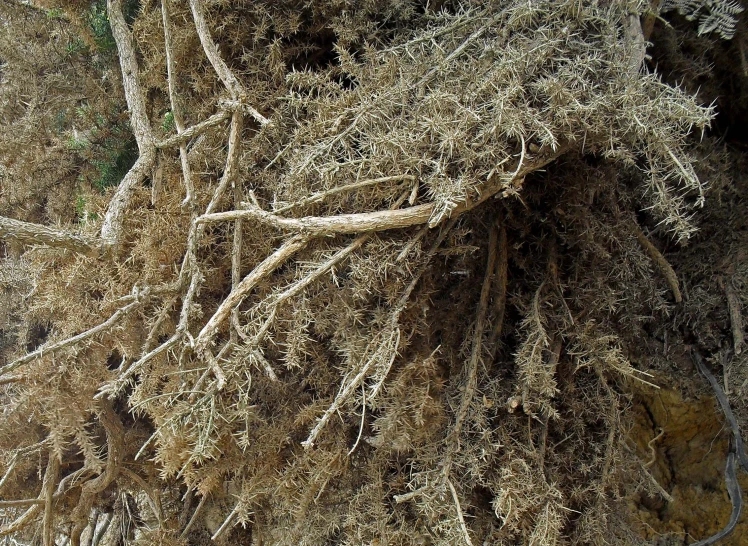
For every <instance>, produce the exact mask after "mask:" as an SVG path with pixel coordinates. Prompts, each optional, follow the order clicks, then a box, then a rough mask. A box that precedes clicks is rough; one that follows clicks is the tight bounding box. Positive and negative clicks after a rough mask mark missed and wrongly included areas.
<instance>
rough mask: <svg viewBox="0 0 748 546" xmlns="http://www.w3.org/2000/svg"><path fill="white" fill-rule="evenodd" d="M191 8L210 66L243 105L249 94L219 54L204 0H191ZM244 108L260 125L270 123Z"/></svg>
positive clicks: (257, 113)
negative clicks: (206, 16) (206, 19)
mask: <svg viewBox="0 0 748 546" xmlns="http://www.w3.org/2000/svg"><path fill="white" fill-rule="evenodd" d="M190 8H191V9H192V18H193V19H194V21H195V28H196V29H197V35H198V36H199V37H200V43H201V44H202V46H203V50H204V51H205V55H206V56H207V57H208V60H209V61H210V64H211V65H213V69H214V70H215V71H216V74H218V77H219V78H220V79H221V81H222V82H223V85H225V86H226V89H228V90H229V93H231V97H232V98H233V99H235V100H238V101H239V102H242V103H243V101H244V99H245V95H246V93H247V92H246V91H245V89H244V86H243V85H242V84H241V83H239V80H238V79H237V78H236V76H234V73H233V72H231V69H229V67H228V66H227V65H226V62H225V61H224V60H223V58H222V57H221V54H220V53H219V52H218V47H217V46H216V44H215V42H214V41H213V37H212V36H211V34H210V29H209V28H208V23H207V22H206V21H205V7H204V6H203V3H202V0H190ZM243 106H244V108H245V109H246V110H247V112H248V113H249V114H250V115H251V116H252V117H253V118H255V119H256V120H257V121H258V122H259V123H260V125H267V124H268V123H270V120H269V119H267V118H266V117H265V116H263V115H262V114H260V113H259V112H258V111H257V110H255V109H254V108H252V107H251V106H249V105H247V104H244V105H243Z"/></svg>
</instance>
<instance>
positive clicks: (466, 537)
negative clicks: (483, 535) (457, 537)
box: [447, 478, 473, 546]
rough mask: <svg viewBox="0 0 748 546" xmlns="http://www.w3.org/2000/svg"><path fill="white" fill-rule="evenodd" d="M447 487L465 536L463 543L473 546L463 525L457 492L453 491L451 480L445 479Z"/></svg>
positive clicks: (463, 519)
mask: <svg viewBox="0 0 748 546" xmlns="http://www.w3.org/2000/svg"><path fill="white" fill-rule="evenodd" d="M447 486H449V490H450V491H451V492H452V499H453V500H454V502H455V509H456V510H457V519H459V520H460V528H461V529H462V533H463V535H464V536H465V543H466V544H467V545H468V546H473V541H472V540H470V533H469V532H468V528H467V525H466V524H465V517H464V516H463V515H462V507H461V506H460V499H459V497H458V496H457V491H456V490H455V486H454V485H452V480H450V479H449V478H447Z"/></svg>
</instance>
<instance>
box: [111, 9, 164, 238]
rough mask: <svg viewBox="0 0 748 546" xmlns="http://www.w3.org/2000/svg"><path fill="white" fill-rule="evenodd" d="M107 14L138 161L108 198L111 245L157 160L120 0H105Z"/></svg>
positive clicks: (133, 51)
mask: <svg viewBox="0 0 748 546" xmlns="http://www.w3.org/2000/svg"><path fill="white" fill-rule="evenodd" d="M107 14H108V16H109V23H110V26H111V28H112V35H113V36H114V41H115V43H116V44H117V53H118V55H119V61H120V67H121V69H122V85H123V86H124V89H125V99H126V101H127V108H128V110H129V111H130V126H131V128H132V132H133V135H134V136H135V141H136V142H137V144H138V151H139V152H140V155H139V157H138V159H137V161H135V164H134V165H133V166H132V168H131V169H130V170H129V171H128V173H127V174H126V175H125V177H124V178H123V179H122V182H120V184H119V186H118V187H117V191H116V192H115V193H114V196H112V199H111V201H109V206H108V207H107V211H106V214H105V215H104V222H103V223H102V226H101V239H102V241H103V243H104V245H105V246H108V247H113V246H116V245H118V244H119V242H120V237H121V236H122V226H123V223H124V217H125V211H126V209H127V207H128V205H129V204H130V200H131V199H132V196H133V194H134V193H135V190H136V189H137V188H138V187H140V186H141V184H142V182H143V180H144V179H145V177H146V176H147V175H148V173H150V172H151V169H152V167H153V164H154V163H155V161H156V146H155V139H154V138H153V131H152V130H151V124H150V122H149V121H148V113H147V110H146V106H145V97H144V95H143V89H142V87H141V85H140V81H139V77H138V63H137V61H136V56H135V48H134V47H133V43H132V36H131V34H130V29H129V28H128V26H127V23H126V22H125V17H124V16H123V15H122V2H121V0H107Z"/></svg>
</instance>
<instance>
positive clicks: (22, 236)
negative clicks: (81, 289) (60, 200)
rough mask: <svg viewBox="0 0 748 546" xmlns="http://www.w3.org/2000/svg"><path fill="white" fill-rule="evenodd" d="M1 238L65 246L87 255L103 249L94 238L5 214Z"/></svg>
mask: <svg viewBox="0 0 748 546" xmlns="http://www.w3.org/2000/svg"><path fill="white" fill-rule="evenodd" d="M0 239H10V240H14V241H18V242H19V243H21V244H23V245H43V246H48V247H52V248H64V249H67V250H72V251H73V252H78V253H80V254H86V255H87V256H96V255H98V254H99V253H100V250H101V247H100V245H99V244H98V242H97V241H96V240H94V239H90V238H88V237H84V236H82V235H75V234H73V233H69V232H67V231H64V230H61V229H56V228H52V227H48V226H45V225H42V224H33V223H31V222H23V221H21V220H14V219H12V218H7V217H5V216H0Z"/></svg>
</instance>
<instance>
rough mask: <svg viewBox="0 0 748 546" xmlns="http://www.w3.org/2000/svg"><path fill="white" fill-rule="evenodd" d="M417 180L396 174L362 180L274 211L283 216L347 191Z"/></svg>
mask: <svg viewBox="0 0 748 546" xmlns="http://www.w3.org/2000/svg"><path fill="white" fill-rule="evenodd" d="M415 179H416V177H415V176H413V175H410V174H396V175H394V176H382V177H380V178H371V179H368V180H360V181H358V182H354V183H352V184H346V185H345V186H336V187H334V188H331V189H329V190H326V191H321V192H319V193H315V194H314V195H310V196H309V197H305V198H304V199H301V200H300V201H297V202H296V203H291V204H290V205H286V206H285V207H281V208H279V209H278V210H276V211H274V214H281V213H283V212H286V211H289V210H291V209H294V208H298V207H303V206H305V205H311V204H312V203H319V202H320V201H323V200H324V199H325V198H327V197H329V196H331V195H336V194H338V193H343V192H346V191H351V190H357V189H359V188H366V187H368V186H374V185H376V184H384V183H387V182H400V181H402V180H405V181H409V182H413V181H414V180H415Z"/></svg>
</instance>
